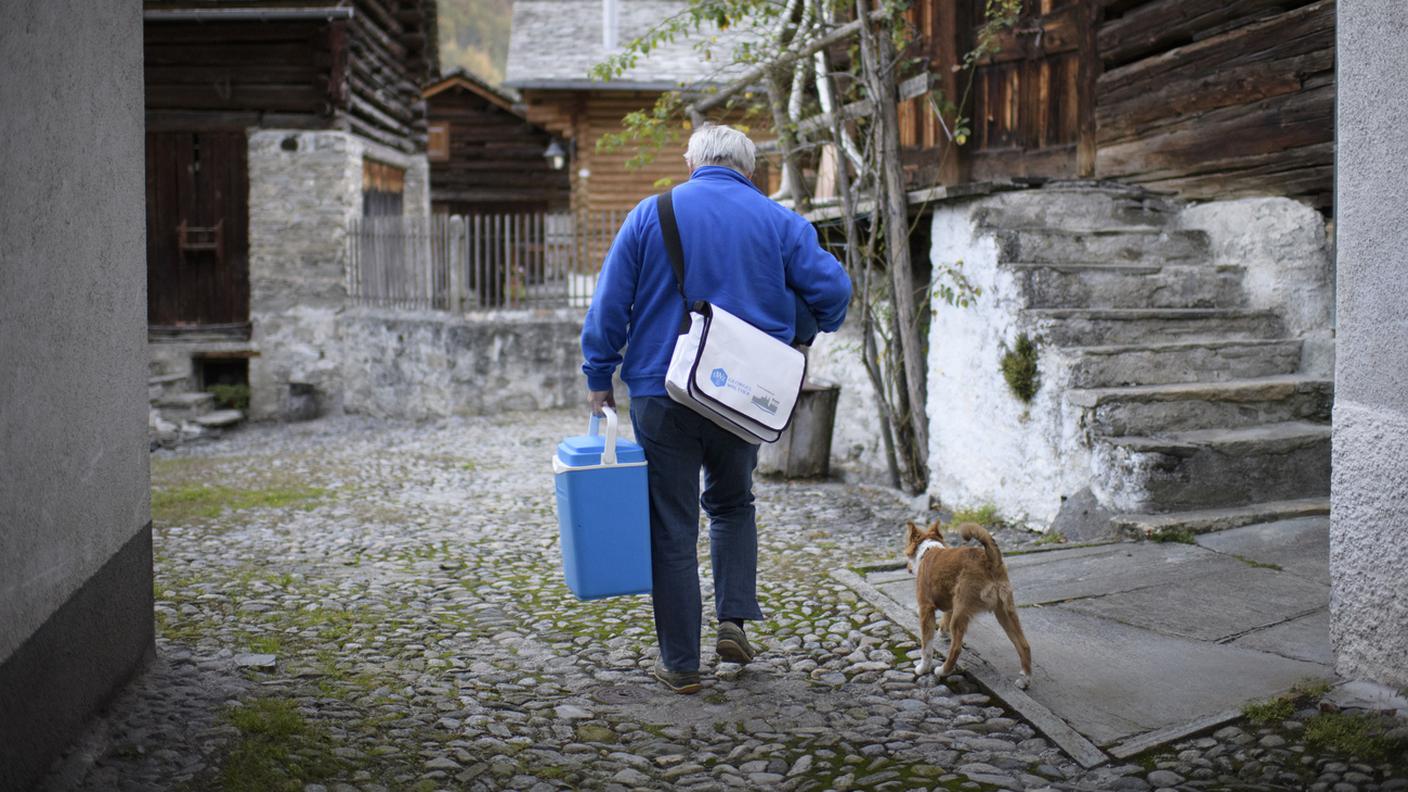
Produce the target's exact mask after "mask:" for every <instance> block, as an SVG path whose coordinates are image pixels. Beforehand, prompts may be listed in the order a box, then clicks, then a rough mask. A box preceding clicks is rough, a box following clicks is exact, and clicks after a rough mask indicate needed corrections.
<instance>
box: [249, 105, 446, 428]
mask: <svg viewBox="0 0 1408 792" xmlns="http://www.w3.org/2000/svg"><path fill="white" fill-rule="evenodd" d="M368 157H370V158H372V159H376V160H379V161H382V162H385V163H387V164H389V165H394V166H396V167H399V168H404V169H405V172H406V181H405V198H404V201H405V203H404V207H405V214H406V215H407V216H410V217H428V216H429V214H430V189H429V166H428V163H427V161H426V159H425V156H424V155H415V156H408V155H406V154H403V153H401V152H398V151H395V150H393V149H389V148H387V147H385V146H382V145H379V144H376V143H372V142H370V141H367V140H364V139H362V138H360V137H357V136H356V135H352V134H350V133H347V132H338V131H306V130H277V129H261V130H255V131H252V132H251V133H250V135H249V281H250V321H251V323H252V325H253V333H252V336H251V343H252V344H253V346H254V348H255V349H256V350H257V351H258V353H259V354H258V356H257V357H255V358H253V359H252V360H251V361H250V371H249V378H250V391H251V395H250V414H251V417H253V418H271V417H277V416H279V415H280V414H281V413H282V410H283V406H284V400H285V398H286V395H287V392H288V385H289V383H290V382H305V383H309V384H312V385H313V386H314V387H315V388H317V390H318V392H319V394H320V396H321V398H322V401H323V407H324V409H328V410H331V411H337V410H339V409H341V406H342V399H343V393H342V387H341V378H340V370H341V366H342V361H341V360H340V351H341V348H340V347H339V345H338V344H337V343H336V340H337V336H338V327H337V318H338V316H339V314H340V313H341V312H342V311H343V310H345V309H346V306H347V287H346V263H347V262H346V258H347V234H348V230H349V228H350V225H351V221H352V219H353V218H355V217H357V216H359V215H360V214H361V213H362V163H363V160H364V159H365V158H368Z"/></svg>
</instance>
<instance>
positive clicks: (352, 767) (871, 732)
mask: <svg viewBox="0 0 1408 792" xmlns="http://www.w3.org/2000/svg"><path fill="white" fill-rule="evenodd" d="M583 424H584V422H583V421H582V420H581V419H580V416H579V415H577V413H575V412H570V413H569V412H551V413H536V414H518V415H508V416H500V417H497V418H465V419H454V420H446V421H441V422H435V423H422V424H412V423H393V422H372V421H368V420H363V419H358V418H350V417H346V418H334V419H324V420H320V421H316V422H313V423H308V424H298V425H290V426H279V425H259V426H252V427H249V428H246V429H243V430H241V431H238V432H235V433H233V434H230V435H228V436H226V437H224V438H222V439H219V440H217V441H215V442H212V443H208V444H201V445H194V446H186V447H183V448H179V449H176V450H174V451H159V452H157V453H156V454H155V455H154V457H153V485H154V520H155V552H156V609H157V613H156V618H157V630H158V637H157V657H156V659H155V660H154V662H153V663H152V664H151V665H150V667H149V668H148V669H147V670H146V671H145V672H144V673H143V674H142V675H141V676H140V677H139V678H138V679H137V680H136V681H135V682H134V683H133V684H132V685H131V686H129V687H128V689H126V690H125V691H124V692H123V693H122V694H121V695H120V696H119V697H118V698H117V700H116V701H115V702H114V703H113V704H112V705H111V706H110V707H109V708H108V710H107V711H106V712H105V713H104V714H103V716H102V717H101V718H99V719H98V720H97V721H96V722H95V723H94V725H93V726H92V728H91V729H90V730H89V732H88V733H87V734H86V735H85V736H84V737H83V738H82V739H80V740H79V741H78V742H77V743H76V745H75V747H74V748H73V749H72V750H71V751H70V752H69V755H67V756H66V757H64V758H63V759H62V760H60V761H59V762H58V763H56V766H55V768H54V771H53V772H52V774H51V776H50V778H49V779H48V780H47V782H46V783H45V784H44V785H43V787H42V788H45V789H50V790H60V789H81V790H127V789H133V790H148V789H189V790H205V789H250V790H264V789H292V790H306V792H323V791H324V790H337V791H338V792H344V791H346V790H360V791H363V792H373V791H374V790H402V789H410V790H437V789H485V790H488V789H527V790H550V789H563V788H573V789H576V788H587V789H611V790H615V789H634V788H647V789H714V788H720V787H729V788H756V789H765V788H766V789H773V788H776V789H782V790H794V789H795V790H822V789H835V790H846V789H877V790H885V789H896V790H911V789H994V788H1002V789H1042V788H1054V789H1091V790H1096V789H1100V790H1103V789H1129V790H1144V789H1153V788H1156V787H1176V788H1203V789H1209V788H1218V789H1224V788H1245V789H1303V788H1312V787H1311V785H1312V784H1318V785H1319V786H1316V787H1313V788H1316V789H1325V790H1335V791H1336V792H1349V791H1350V790H1371V789H1383V790H1401V789H1405V788H1408V781H1400V780H1390V779H1401V778H1403V777H1404V775H1405V773H1404V772H1403V768H1402V765H1401V764H1393V763H1385V761H1384V759H1383V758H1382V757H1381V758H1379V759H1378V760H1373V759H1362V760H1361V759H1356V758H1354V757H1343V756H1339V755H1337V754H1335V753H1334V752H1326V751H1323V750H1321V751H1317V750H1316V749H1312V748H1307V747H1306V746H1307V740H1306V739H1305V737H1304V734H1305V731H1306V728H1305V725H1306V723H1309V722H1311V721H1313V720H1314V717H1315V715H1316V714H1317V712H1316V710H1314V709H1313V708H1309V709H1307V708H1304V707H1302V709H1301V710H1300V711H1299V712H1295V713H1290V714H1288V715H1287V716H1285V717H1284V719H1283V720H1279V721H1277V722H1275V723H1274V724H1272V725H1269V726H1266V727H1261V728H1260V730H1258V729H1257V728H1256V727H1252V726H1249V725H1248V726H1246V727H1245V728H1238V727H1230V728H1229V729H1224V730H1222V731H1219V732H1217V733H1216V734H1213V735H1210V736H1206V737H1199V738H1197V739H1194V740H1189V741H1186V742H1184V743H1182V744H1180V745H1177V746H1173V747H1172V748H1171V749H1170V750H1168V751H1165V752H1162V753H1160V754H1158V755H1155V756H1148V757H1143V758H1142V759H1141V760H1140V761H1137V762H1131V763H1127V764H1123V765H1118V766H1115V767H1104V768H1099V769H1097V770H1095V771H1084V770H1082V769H1081V768H1080V767H1079V766H1078V765H1076V764H1075V763H1074V762H1072V761H1071V760H1070V759H1069V758H1067V757H1066V756H1064V755H1063V754H1062V753H1061V752H1060V751H1059V750H1058V749H1056V748H1055V747H1054V746H1053V745H1051V744H1050V743H1048V742H1047V741H1046V740H1044V739H1043V738H1041V737H1040V736H1038V735H1037V734H1036V733H1035V731H1034V730H1033V729H1032V728H1031V727H1030V726H1028V725H1027V724H1025V723H1022V722H1020V721H1019V720H1018V719H1017V718H1016V717H1015V716H1014V714H1013V713H1012V712H1011V711H1010V710H1008V709H1007V708H1005V707H1004V706H1002V704H1001V702H999V701H994V700H992V699H990V698H989V697H988V696H987V695H984V694H983V693H982V692H980V691H979V690H978V689H977V688H976V687H975V686H974V685H973V683H972V682H971V681H969V680H968V679H966V678H965V677H964V676H963V675H962V674H958V675H955V676H954V677H950V678H949V679H948V680H945V681H937V680H935V679H933V678H927V679H922V680H916V679H915V677H914V675H913V673H912V668H913V660H912V658H911V654H915V656H917V647H916V646H915V645H914V641H913V639H912V638H911V637H910V636H909V635H908V634H907V633H905V632H904V631H903V630H901V629H900V628H899V627H897V626H896V625H894V624H893V623H891V622H889V621H888V620H886V619H885V618H884V617H883V616H882V615H881V614H880V613H879V612H878V611H876V610H874V609H872V608H871V607H870V606H869V605H867V604H865V603H864V602H862V601H860V600H859V599H858V598H857V597H856V596H855V595H854V594H853V593H852V592H851V591H849V590H848V589H846V588H845V587H844V586H842V585H840V584H839V583H837V582H836V581H835V580H833V579H832V578H831V577H830V576H829V575H828V571H829V570H831V569H835V568H838V567H844V566H857V565H862V564H867V563H875V562H881V561H886V560H895V559H897V558H898V553H899V542H900V536H901V529H902V526H903V524H904V520H905V519H906V518H908V517H910V516H912V511H911V508H912V505H911V503H910V501H909V500H908V499H906V498H902V497H899V496H897V495H896V494H895V493H893V492H891V491H888V490H885V489H880V488H870V487H864V486H855V485H844V484H839V483H779V482H768V481H760V482H759V483H758V486H757V493H758V496H759V497H758V501H759V517H758V519H759V543H760V556H761V557H760V573H759V577H760V581H759V588H760V597H761V599H762V603H763V607H764V610H765V612H767V613H768V617H769V618H768V619H767V620H766V621H764V622H761V623H754V624H753V625H751V626H750V631H749V634H750V637H751V638H752V639H753V641H754V643H755V644H756V645H757V646H758V648H759V649H760V650H761V655H760V657H759V658H758V659H757V660H756V661H755V662H754V663H752V664H751V665H749V666H748V667H747V668H746V669H740V668H739V667H738V666H733V665H730V664H718V663H716V661H715V658H714V656H713V651H712V630H711V626H712V618H711V617H709V615H708V614H706V634H705V636H704V670H705V689H704V691H703V692H702V693H700V694H698V695H696V696H692V697H680V696H676V695H674V694H671V693H669V692H668V691H666V690H665V689H664V688H663V687H661V686H660V685H658V684H656V683H654V682H653V681H652V680H650V679H649V677H648V674H647V669H649V668H650V666H651V664H652V663H653V662H654V659H655V650H654V647H653V643H654V639H653V631H652V627H651V620H650V610H649V602H648V600H647V598H645V597H629V598H617V599H611V600H603V601H597V602H591V603H581V602H578V601H576V599H575V598H573V597H572V596H571V594H570V593H569V592H568V591H567V589H566V587H565V585H564V584H563V582H562V576H561V570H560V556H559V554H558V548H557V527H556V518H555V510H554V504H553V496H552V492H553V490H552V474H551V470H550V467H549V460H550V457H551V454H552V452H553V447H554V446H555V444H556V443H557V441H558V440H559V439H561V438H562V437H563V436H565V435H568V434H576V433H579V432H581V431H582V428H583ZM701 535H702V536H707V532H702V534H701ZM997 536H998V541H999V542H1000V543H1002V544H1003V546H1004V547H1007V548H1016V547H1018V546H1020V545H1022V544H1025V543H1028V542H1031V541H1033V539H1034V537H1031V536H1029V535H1023V534H1019V533H1018V532H1015V531H1002V532H1000V533H998V534H997ZM707 549H708V548H707V544H701V551H700V552H701V568H702V571H703V574H704V577H705V585H706V587H707V586H708V585H709V580H708V568H709V567H708V562H707ZM706 595H707V592H706ZM708 600H709V598H708V596H706V598H705V601H706V603H707V602H708ZM1038 662H1039V660H1038ZM1375 745H1377V743H1376V744H1375Z"/></svg>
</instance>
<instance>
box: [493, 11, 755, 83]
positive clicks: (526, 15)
mask: <svg viewBox="0 0 1408 792" xmlns="http://www.w3.org/2000/svg"><path fill="white" fill-rule="evenodd" d="M618 2H619V3H620V6H619V12H618V19H619V24H620V32H619V34H618V39H617V40H618V41H619V42H620V43H621V44H622V45H625V44H628V43H629V42H630V41H631V40H632V39H634V38H636V37H638V36H641V35H643V34H645V33H646V32H647V31H649V30H650V29H651V28H652V27H654V26H655V25H658V24H660V22H661V21H662V20H665V19H668V18H669V17H671V16H673V15H675V14H678V13H680V12H681V11H683V10H684V9H685V8H686V7H687V4H686V3H684V2H680V0H618ZM601 16H602V2H601V0H514V3H513V32H512V34H511V35H510V37H509V46H508V68H507V70H506V78H505V79H504V85H506V86H509V87H512V88H518V89H525V88H527V89H532V88H539V89H564V90H571V89H595V90H601V89H614V90H631V89H635V90H669V89H674V88H678V87H680V84H681V83H684V84H686V85H699V84H707V83H715V82H724V81H726V76H725V75H723V74H720V63H721V62H724V61H726V60H727V59H728V58H727V56H728V55H729V53H730V52H731V51H732V48H733V46H734V42H737V41H739V40H741V38H740V36H741V35H742V34H741V33H735V32H728V33H725V34H723V35H720V36H719V43H718V44H715V45H712V51H713V55H714V60H712V61H709V60H705V59H704V58H703V57H702V56H701V54H700V53H699V52H698V50H696V49H695V46H694V44H695V42H696V41H698V40H700V38H701V37H702V36H709V35H713V33H714V32H715V31H712V30H710V31H706V32H704V33H703V34H701V36H695V37H691V38H683V37H682V38H680V39H677V40H675V41H674V42H671V43H667V44H664V45H662V46H660V47H659V48H658V49H654V50H652V51H651V52H650V54H649V55H648V56H646V57H643V58H641V59H640V60H639V61H638V62H637V64H636V66H635V68H633V69H631V70H630V71H629V72H627V73H626V74H625V75H624V76H623V77H622V78H621V79H620V80H614V81H612V82H610V83H604V82H601V81H597V80H593V79H591V76H590V72H591V69H592V67H593V66H595V65H596V64H598V63H600V62H602V61H603V60H605V59H606V57H607V55H608V53H607V51H606V48H605V47H604V46H603V45H602V36H601ZM735 71H736V70H735Z"/></svg>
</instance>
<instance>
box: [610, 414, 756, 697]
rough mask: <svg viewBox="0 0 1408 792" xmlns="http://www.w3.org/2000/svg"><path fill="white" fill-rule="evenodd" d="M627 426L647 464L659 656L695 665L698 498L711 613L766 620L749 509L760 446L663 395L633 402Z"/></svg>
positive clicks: (672, 666) (677, 665) (675, 667)
mask: <svg viewBox="0 0 1408 792" xmlns="http://www.w3.org/2000/svg"><path fill="white" fill-rule="evenodd" d="M631 423H632V424H633V425H634V426H635V430H636V441H637V442H639V443H640V444H641V445H642V446H643V447H644V448H645V461H646V462H647V464H648V472H647V476H648V479H649V482H650V568H651V584H652V586H653V588H654V592H653V593H652V594H651V600H652V605H653V606H654V609H655V637H656V639H657V640H658V641H659V642H660V661H661V663H663V664H664V666H665V668H667V669H669V670H671V671H697V670H698V669H699V633H700V629H701V627H702V625H701V624H700V622H701V620H702V615H701V611H702V609H703V606H702V602H701V597H700V594H699V557H698V553H697V551H696V544H697V543H698V541H699V507H700V505H701V504H702V505H703V507H704V511H705V512H706V513H707V514H708V515H709V555H710V557H711V558H712V559H713V562H714V613H715V615H716V616H717V617H718V618H719V619H720V620H724V619H761V618H763V612H762V610H760V609H759V608H758V526H757V523H756V522H755V520H754V514H755V512H754V509H753V468H754V467H756V466H757V464H758V447H757V446H755V445H752V444H751V443H746V442H744V441H742V440H740V439H738V438H737V437H734V436H733V435H731V434H729V433H728V432H726V431H724V430H723V429H720V428H719V427H717V426H715V425H714V424H712V423H710V422H709V421H708V420H707V419H705V418H703V417H702V416H700V415H698V414H696V413H694V412H693V411H691V410H690V409H688V408H687V407H684V406H682V405H679V404H676V403H675V402H673V401H671V400H670V399H669V398H668V397H665V396H644V397H636V398H633V399H631ZM701 467H702V468H703V470H704V493H703V497H702V498H701V497H700V493H699V470H700V468H701Z"/></svg>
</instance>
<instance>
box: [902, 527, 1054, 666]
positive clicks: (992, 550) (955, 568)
mask: <svg viewBox="0 0 1408 792" xmlns="http://www.w3.org/2000/svg"><path fill="white" fill-rule="evenodd" d="M958 533H959V535H960V536H962V537H963V540H964V541H965V542H966V541H969V540H972V539H977V540H978V541H979V542H980V543H982V547H981V548H978V547H948V546H946V545H945V544H944V540H943V532H942V531H941V530H940V525H939V523H938V522H935V523H933V524H932V525H930V526H929V527H928V529H925V530H921V529H920V528H919V526H917V525H915V524H914V523H912V522H911V523H910V524H909V527H908V528H907V529H906V530H905V539H904V554H905V558H907V559H909V571H910V573H911V574H913V575H914V595H915V599H916V600H918V602H919V633H920V635H919V639H920V641H921V649H922V652H923V657H922V659H921V660H920V661H919V662H918V663H917V664H916V665H915V669H914V670H915V672H916V673H918V674H919V675H921V676H922V675H924V674H927V673H929V672H930V671H932V670H933V668H934V661H933V657H934V642H935V641H936V640H937V639H938V635H937V634H936V632H935V630H934V611H943V612H944V616H943V620H942V621H941V622H940V623H939V625H938V627H939V631H942V632H944V633H946V634H948V635H949V647H948V657H947V658H945V660H944V665H943V667H942V668H940V669H939V676H947V675H948V674H951V673H953V669H954V666H955V664H957V662H958V653H959V652H960V651H962V649H963V633H964V632H965V631H966V630H967V629H968V622H969V621H970V620H971V619H972V618H973V617H975V616H977V615H978V614H980V613H984V612H988V611H990V612H991V613H992V615H994V616H996V617H997V623H998V624H1001V625H1002V629H1003V630H1005V631H1006V632H1007V637H1008V638H1009V639H1010V640H1011V641H1012V645H1013V646H1015V647H1016V648H1017V659H1018V660H1019V661H1020V662H1021V664H1022V675H1021V676H1020V677H1018V678H1017V683H1016V684H1017V687H1019V688H1022V689H1023V690H1025V689H1026V688H1027V685H1028V684H1029V682H1030V679H1031V673H1032V650H1031V647H1030V646H1028V645H1027V638H1026V636H1025V635H1023V634H1022V623H1021V621H1020V620H1019V619H1018V618H1017V603H1016V601H1015V600H1014V599H1013V597H1012V584H1011V583H1010V582H1009V581H1008V579H1007V565H1006V564H1004V563H1003V562H1002V551H1000V550H998V549H997V543H996V542H994V541H993V540H992V536H991V535H990V534H989V533H988V532H987V530H986V529H984V528H983V527H982V526H981V525H978V524H976V523H963V524H962V525H960V526H958Z"/></svg>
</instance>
